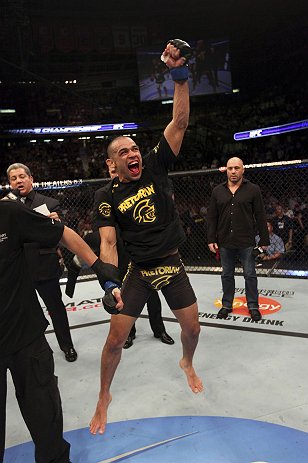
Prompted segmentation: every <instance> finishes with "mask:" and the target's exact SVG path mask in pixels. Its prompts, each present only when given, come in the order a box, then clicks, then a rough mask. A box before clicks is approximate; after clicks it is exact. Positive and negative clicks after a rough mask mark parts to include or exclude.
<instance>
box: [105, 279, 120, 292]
mask: <svg viewBox="0 0 308 463" xmlns="http://www.w3.org/2000/svg"><path fill="white" fill-rule="evenodd" d="M112 287H116V288H120V286H119V285H117V284H116V283H114V282H113V281H106V283H105V285H104V290H105V292H106V291H107V289H109V288H112Z"/></svg>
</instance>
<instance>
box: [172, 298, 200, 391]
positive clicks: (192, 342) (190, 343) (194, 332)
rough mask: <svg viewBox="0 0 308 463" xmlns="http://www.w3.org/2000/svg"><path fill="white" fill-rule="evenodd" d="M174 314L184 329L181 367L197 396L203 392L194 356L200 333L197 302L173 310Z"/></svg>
mask: <svg viewBox="0 0 308 463" xmlns="http://www.w3.org/2000/svg"><path fill="white" fill-rule="evenodd" d="M173 313H174V315H175V316H176V318H177V319H178V321H179V323H180V325H181V328H182V332H181V341H182V345H183V357H182V359H181V360H180V367H181V368H182V369H183V370H184V372H185V374H186V376H187V381H188V384H189V386H190V388H191V390H192V391H193V392H194V393H195V394H197V393H198V392H201V391H203V385H202V382H201V379H200V378H199V377H198V376H197V374H196V372H195V369H194V367H193V356H194V353H195V350H196V347H197V344H198V340H199V333H200V325H199V320H198V306H197V302H195V303H194V304H193V305H191V306H189V307H186V308H185V309H180V310H173Z"/></svg>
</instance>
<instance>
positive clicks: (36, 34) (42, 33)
mask: <svg viewBox="0 0 308 463" xmlns="http://www.w3.org/2000/svg"><path fill="white" fill-rule="evenodd" d="M33 41H35V42H36V43H38V45H39V48H40V51H41V52H42V53H46V52H47V51H50V50H52V49H53V48H54V41H53V33H52V25H51V22H50V21H45V20H44V19H38V20H36V21H34V22H33Z"/></svg>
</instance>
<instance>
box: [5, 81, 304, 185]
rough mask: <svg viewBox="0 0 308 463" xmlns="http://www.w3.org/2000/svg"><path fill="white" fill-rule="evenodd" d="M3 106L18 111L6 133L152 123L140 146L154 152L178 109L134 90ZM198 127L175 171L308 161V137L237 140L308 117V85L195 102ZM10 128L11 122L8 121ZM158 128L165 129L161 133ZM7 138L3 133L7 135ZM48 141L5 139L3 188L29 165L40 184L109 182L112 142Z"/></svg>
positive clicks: (46, 93)
mask: <svg viewBox="0 0 308 463" xmlns="http://www.w3.org/2000/svg"><path fill="white" fill-rule="evenodd" d="M0 92H1V97H3V98H2V100H1V105H2V106H4V107H6V106H8V107H9V106H12V105H14V104H15V106H16V108H17V113H16V114H17V116H16V117H15V119H13V120H7V119H6V116H5V117H4V116H2V117H1V119H0V131H1V129H2V131H3V130H5V129H7V128H17V127H18V128H25V127H29V126H31V127H38V126H58V125H61V126H68V125H87V124H103V123H107V122H113V123H117V122H131V121H134V122H144V121H147V122H148V123H150V124H151V129H149V130H148V131H146V132H141V133H137V136H136V141H137V143H138V144H139V146H140V149H141V152H142V153H146V152H147V151H148V150H149V149H150V148H152V147H153V146H155V144H156V143H157V142H158V140H159V138H160V135H161V133H162V131H163V127H164V126H165V125H166V124H167V123H168V120H170V119H171V117H172V115H171V111H172V105H161V104H160V103H159V102H157V101H156V102H149V103H144V102H143V103H140V102H139V94H138V93H137V92H136V91H135V90H134V89H133V88H125V89H113V90H112V89H110V90H108V91H102V90H101V91H97V92H92V93H90V92H88V93H82V94H81V96H79V97H78V96H77V95H74V94H72V93H69V92H65V91H63V90H62V89H59V88H57V87H55V88H47V87H38V88H36V87H35V86H28V87H27V86H21V88H18V89H17V91H16V88H15V89H14V91H13V90H12V89H10V88H9V89H8V91H7V92H6V91H4V89H3V88H2V87H1V86H0ZM191 100H192V101H191V127H190V130H188V131H187V133H186V135H185V138H184V143H183V147H182V151H181V153H180V156H179V158H178V161H177V163H176V164H175V165H174V170H179V171H181V170H182V171H183V170H194V169H210V168H214V167H221V166H225V165H226V161H227V160H228V158H229V157H230V156H239V157H241V158H242V159H243V161H244V164H250V163H260V162H273V161H284V160H296V159H307V158H308V154H307V153H308V142H307V130H299V131H295V132H289V133H285V134H280V135H277V136H272V137H260V138H255V139H253V140H252V139H249V140H242V141H234V139H233V135H234V133H236V132H240V131H245V130H254V129H258V128H264V127H273V126H276V125H282V124H287V123H291V122H295V121H299V120H304V119H305V117H306V113H305V108H306V107H307V104H308V83H306V86H302V87H300V88H297V87H296V86H293V87H292V88H288V92H286V90H285V89H284V88H280V87H279V86H276V87H275V88H274V89H271V90H267V91H265V90H263V91H260V92H259V93H258V94H257V95H247V94H243V95H242V94H241V93H237V94H230V95H208V96H206V97H201V98H198V97H194V98H192V99H191ZM5 121H6V122H5ZM155 126H156V127H157V128H155ZM2 133H3V132H2ZM56 140H57V139H56V138H54V137H52V138H51V141H49V142H45V141H43V139H39V138H37V140H36V143H31V142H30V138H29V137H28V138H23V139H20V138H19V139H17V138H5V139H4V138H2V139H1V141H0V143H1V151H2V157H1V161H0V162H1V165H0V167H1V179H0V180H1V183H3V182H5V179H4V177H5V175H4V173H3V167H4V166H6V165H9V164H10V163H12V162H18V161H21V162H25V160H26V161H27V163H28V164H29V165H30V168H31V170H32V172H33V174H34V177H35V179H36V180H37V181H44V180H46V179H48V180H64V179H79V178H101V177H106V176H107V169H106V164H105V160H106V147H107V145H108V138H105V139H102V138H100V139H97V138H95V136H94V135H92V136H91V138H90V139H88V140H80V139H78V137H75V138H74V139H73V138H72V137H65V138H64V140H63V141H56Z"/></svg>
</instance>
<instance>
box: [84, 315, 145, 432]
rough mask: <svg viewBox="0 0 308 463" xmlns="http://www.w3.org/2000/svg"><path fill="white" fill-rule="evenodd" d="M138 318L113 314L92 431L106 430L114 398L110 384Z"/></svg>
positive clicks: (103, 357)
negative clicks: (123, 348)
mask: <svg viewBox="0 0 308 463" xmlns="http://www.w3.org/2000/svg"><path fill="white" fill-rule="evenodd" d="M136 320H137V318H135V317H130V316H127V315H122V314H118V315H111V322H110V330H109V334H108V337H107V340H106V343H105V346H104V348H103V352H102V358H101V388H100V392H99V399H98V402H97V406H96V410H95V413H94V416H93V418H92V420H91V422H90V432H91V433H92V434H96V433H97V431H98V430H99V434H103V433H104V432H105V427H106V423H107V409H108V406H109V404H110V402H111V400H112V396H111V394H110V386H111V382H112V379H113V376H114V374H115V372H116V369H117V367H118V364H119V362H120V360H121V354H122V347H123V346H124V343H125V341H126V339H127V337H128V334H129V332H130V329H131V327H132V326H133V324H134V322H135V321H136Z"/></svg>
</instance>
